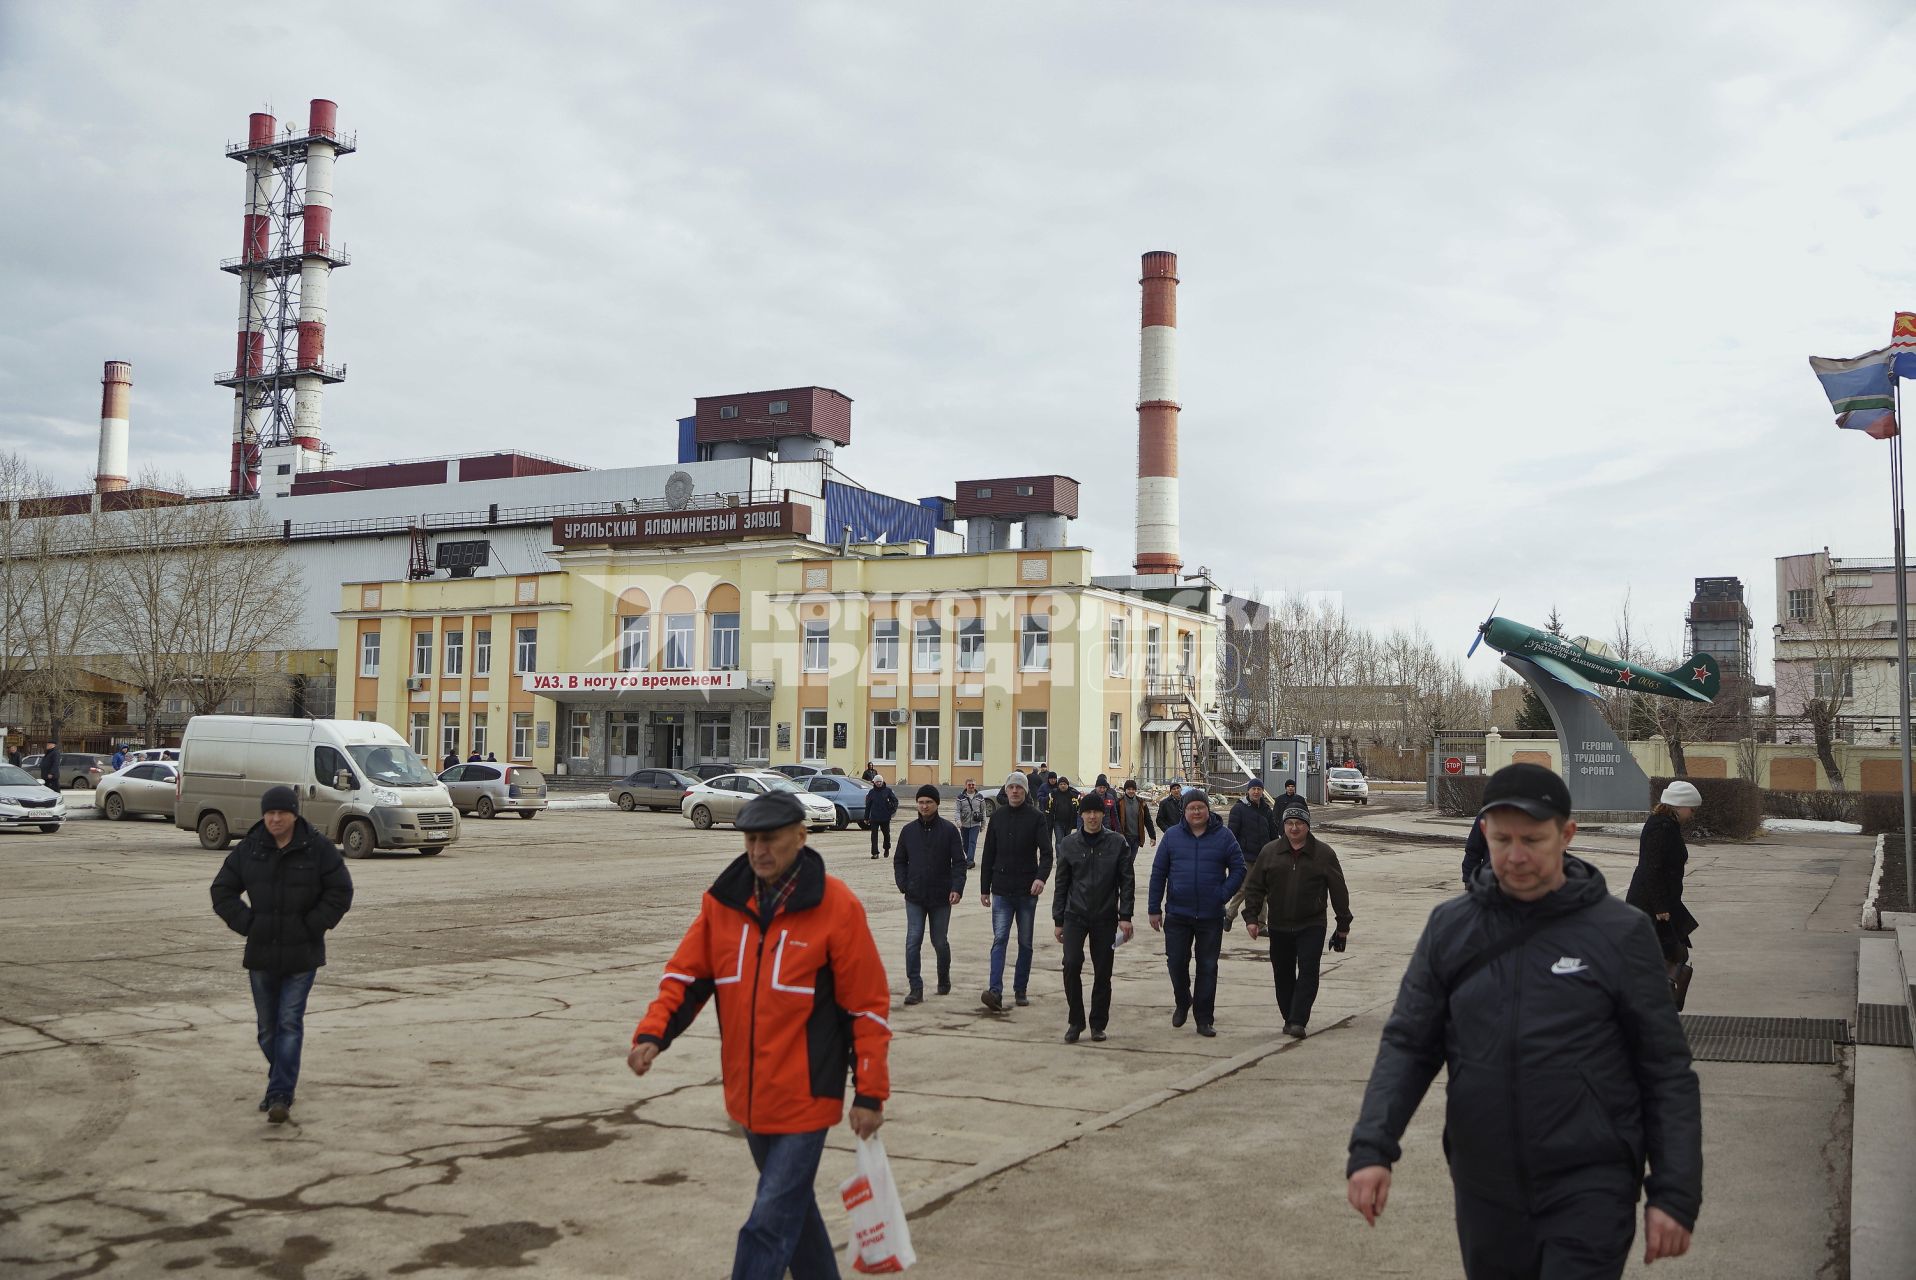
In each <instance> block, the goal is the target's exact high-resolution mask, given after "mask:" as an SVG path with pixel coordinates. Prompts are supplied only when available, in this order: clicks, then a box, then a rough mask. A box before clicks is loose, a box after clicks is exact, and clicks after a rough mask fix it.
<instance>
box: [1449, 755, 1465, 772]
mask: <svg viewBox="0 0 1916 1280" xmlns="http://www.w3.org/2000/svg"><path fill="white" fill-rule="evenodd" d="M1463 771H1464V762H1463V761H1462V760H1461V759H1459V758H1458V757H1456V756H1451V757H1449V758H1448V759H1446V760H1445V761H1444V772H1445V773H1462V772H1463Z"/></svg>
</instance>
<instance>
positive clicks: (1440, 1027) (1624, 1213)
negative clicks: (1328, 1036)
mask: <svg viewBox="0 0 1916 1280" xmlns="http://www.w3.org/2000/svg"><path fill="white" fill-rule="evenodd" d="M1481 812H1482V816H1483V818H1484V834H1485V836H1486V838H1487V839H1488V840H1489V842H1490V867H1491V871H1492V873H1493V874H1491V875H1489V876H1484V875H1479V876H1478V877H1477V878H1476V879H1475V880H1473V881H1472V882H1471V886H1470V891H1469V893H1467V894H1465V895H1463V896H1461V897H1457V898H1452V899H1451V900H1450V901H1448V902H1445V903H1442V904H1440V905H1439V906H1438V907H1437V909H1436V910H1434V911H1432V912H1431V914H1430V920H1429V922H1428V923H1427V924H1426V925H1425V926H1424V933H1423V936H1422V937H1421V938H1419V939H1418V940H1417V949H1416V950H1415V951H1414V952H1413V953H1412V955H1411V958H1410V966H1409V968H1408V969H1407V970H1406V971H1405V973H1404V981H1403V985H1402V987H1401V988H1400V989H1399V991H1398V993H1397V1007H1396V1009H1395V1010H1393V1011H1392V1013H1391V1016H1390V1019H1389V1021H1388V1022H1386V1023H1385V1024H1384V1034H1383V1042H1382V1043H1381V1044H1380V1045H1379V1047H1378V1050H1377V1064H1376V1066H1375V1067H1373V1068H1372V1070H1371V1077H1370V1086H1369V1088H1368V1089H1366V1090H1365V1093H1364V1105H1363V1110H1362V1112H1361V1113H1360V1114H1359V1116H1358V1119H1357V1126H1356V1128H1355V1129H1354V1130H1353V1131H1352V1133H1351V1140H1350V1162H1349V1166H1348V1169H1347V1175H1348V1179H1349V1186H1348V1188H1347V1194H1348V1196H1349V1198H1350V1202H1351V1207H1352V1208H1354V1209H1356V1210H1357V1212H1358V1213H1360V1214H1362V1215H1363V1217H1364V1220H1365V1221H1366V1222H1368V1223H1370V1224H1371V1225H1373V1226H1375V1225H1376V1222H1377V1218H1378V1216H1379V1215H1380V1214H1382V1213H1383V1211H1384V1205H1385V1201H1386V1199H1387V1198H1388V1196H1389V1194H1390V1166H1391V1165H1392V1164H1393V1163H1394V1162H1396V1160H1397V1159H1398V1158H1399V1157H1400V1156H1401V1155H1402V1154H1403V1151H1402V1149H1401V1147H1400V1146H1399V1145H1398V1143H1399V1140H1400V1139H1401V1138H1402V1137H1403V1133H1404V1129H1405V1127H1406V1126H1407V1125H1408V1124H1409V1123H1410V1118H1411V1115H1412V1113H1414V1112H1415V1111H1416V1109H1417V1104H1418V1103H1419V1102H1420V1101H1422V1099H1423V1096H1424V1091H1425V1090H1426V1089H1428V1088H1429V1087H1430V1082H1431V1080H1432V1078H1433V1077H1434V1076H1435V1075H1436V1074H1437V1069H1438V1068H1439V1067H1442V1066H1445V1065H1446V1064H1447V1065H1448V1066H1449V1070H1450V1085H1449V1089H1448V1103H1447V1106H1446V1109H1445V1116H1444V1120H1445V1124H1444V1147H1445V1150H1446V1152H1447V1154H1448V1155H1449V1158H1450V1176H1451V1181H1452V1183H1453V1184H1454V1186H1455V1191H1456V1208H1457V1237H1458V1242H1459V1244H1460V1245H1461V1247H1462V1251H1463V1261H1464V1272H1465V1274H1466V1275H1467V1276H1469V1277H1471V1278H1472V1280H1478V1278H1480V1277H1493V1276H1494V1277H1498V1278H1499V1280H1505V1278H1511V1277H1538V1278H1542V1277H1550V1278H1551V1280H1555V1278H1556V1277H1579V1278H1581V1277H1590V1278H1592V1280H1596V1278H1600V1277H1616V1276H1620V1275H1622V1274H1623V1268H1624V1264H1625V1263H1626V1262H1627V1261H1628V1260H1629V1253H1630V1243H1631V1240H1632V1238H1633V1237H1634V1235H1635V1230H1634V1224H1633V1221H1632V1218H1633V1216H1634V1211H1635V1206H1636V1202H1637V1198H1638V1195H1639V1193H1640V1192H1647V1204H1646V1207H1645V1209H1644V1214H1643V1218H1644V1223H1643V1225H1644V1237H1645V1242H1646V1249H1645V1252H1644V1261H1646V1262H1654V1261H1656V1260H1657V1259H1659V1258H1674V1257H1679V1256H1681V1255H1682V1254H1683V1253H1685V1252H1686V1251H1687V1250H1688V1249H1689V1247H1690V1232H1691V1231H1692V1229H1694V1227H1695V1225H1696V1214H1697V1210H1698V1208H1699V1207H1700V1206H1701V1203H1702V1199H1703V1102H1702V1097H1701V1093H1700V1091H1699V1089H1698V1086H1697V1078H1696V1072H1695V1071H1694V1070H1693V1069H1692V1068H1691V1066H1690V1048H1689V1044H1688V1042H1687V1041H1685V1039H1684V1036H1683V1028H1682V1026H1681V1024H1680V1023H1679V1022H1678V1021H1677V1015H1676V1007H1675V1005H1673V1004H1672V1003H1671V1000H1670V988H1669V984H1668V982H1667V981H1666V980H1665V978H1664V972H1663V957H1662V954H1661V952H1660V951H1659V949H1658V947H1657V941H1656V931H1655V930H1654V929H1653V928H1651V923H1650V920H1649V918H1648V917H1647V916H1645V915H1643V913H1641V912H1639V911H1637V910H1636V909H1635V908H1633V907H1630V906H1628V905H1626V904H1625V903H1624V902H1623V901H1622V900H1621V899H1618V898H1613V897H1612V896H1610V892H1609V890H1608V889H1607V888H1605V886H1604V883H1603V877H1602V876H1601V875H1600V874H1598V872H1597V870H1596V868H1595V867H1592V866H1590V865H1589V864H1588V863H1586V862H1583V861H1582V860H1581V859H1578V858H1573V857H1569V856H1567V850H1568V849H1569V847H1570V840H1571V837H1572V836H1574V835H1575V834H1576V829H1577V824H1576V823H1574V822H1572V821H1571V820H1570V790H1569V788H1568V787H1566V786H1565V785H1564V783H1563V779H1561V778H1559V777H1558V776H1557V775H1556V774H1554V773H1552V772H1551V771H1550V770H1548V769H1545V768H1543V767H1542V766H1540V765H1527V764H1518V765H1511V766H1509V767H1508V768H1505V769H1500V770H1498V771H1497V772H1496V773H1495V774H1493V775H1492V776H1491V778H1490V779H1489V781H1488V782H1487V783H1486V784H1485V787H1484V806H1483V809H1482V811H1481ZM1646 1159H1647V1160H1648V1162H1649V1177H1648V1179H1647V1181H1646V1179H1645V1177H1644V1162H1645V1160H1646Z"/></svg>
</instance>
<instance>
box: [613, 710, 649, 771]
mask: <svg viewBox="0 0 1916 1280" xmlns="http://www.w3.org/2000/svg"><path fill="white" fill-rule="evenodd" d="M645 730H646V725H644V724H643V723H641V722H637V721H627V720H622V719H620V718H619V717H618V716H617V715H614V716H613V719H612V725H611V731H610V733H609V734H608V735H607V736H608V738H609V739H610V741H608V742H607V743H606V755H607V759H606V768H607V769H608V770H609V771H610V772H611V773H612V774H613V775H614V776H615V777H620V778H623V777H624V776H625V775H626V774H628V773H632V772H633V771H635V770H638V769H643V768H645V767H646V763H645Z"/></svg>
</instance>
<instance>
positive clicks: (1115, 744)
mask: <svg viewBox="0 0 1916 1280" xmlns="http://www.w3.org/2000/svg"><path fill="white" fill-rule="evenodd" d="M1104 758H1105V759H1106V760H1109V761H1110V762H1111V763H1112V764H1117V763H1119V762H1120V761H1122V760H1123V759H1124V717H1123V716H1122V715H1121V714H1119V713H1118V712H1116V711H1113V712H1112V713H1111V749H1110V751H1109V752H1107V753H1106V754H1105V757H1104Z"/></svg>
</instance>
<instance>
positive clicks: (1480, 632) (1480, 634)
mask: <svg viewBox="0 0 1916 1280" xmlns="http://www.w3.org/2000/svg"><path fill="white" fill-rule="evenodd" d="M1503 602H1504V598H1503V597H1502V596H1498V597H1497V599H1496V601H1495V602H1494V603H1492V604H1491V606H1490V616H1489V617H1487V618H1485V619H1484V620H1483V625H1482V626H1479V627H1478V628H1477V638H1476V639H1475V640H1472V641H1471V642H1470V648H1469V649H1467V650H1465V651H1464V657H1466V658H1470V657H1474V656H1475V655H1476V653H1477V646H1478V645H1480V644H1482V643H1483V642H1484V629H1485V628H1486V627H1488V626H1489V625H1490V619H1491V618H1494V617H1496V616H1497V606H1498V605H1500V604H1502V603H1503Z"/></svg>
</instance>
